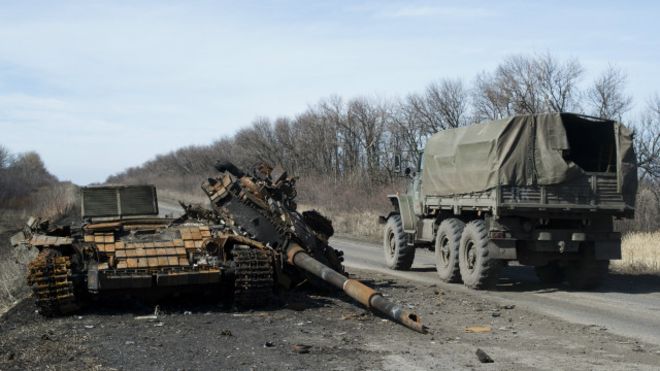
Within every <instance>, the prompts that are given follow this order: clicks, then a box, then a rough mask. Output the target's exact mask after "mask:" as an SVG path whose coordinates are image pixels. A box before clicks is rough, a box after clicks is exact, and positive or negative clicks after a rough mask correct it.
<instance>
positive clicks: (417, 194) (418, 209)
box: [413, 152, 424, 216]
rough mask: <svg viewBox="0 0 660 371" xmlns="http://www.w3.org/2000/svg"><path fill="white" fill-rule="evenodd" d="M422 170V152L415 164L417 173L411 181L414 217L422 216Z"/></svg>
mask: <svg viewBox="0 0 660 371" xmlns="http://www.w3.org/2000/svg"><path fill="white" fill-rule="evenodd" d="M423 169H424V153H423V152H422V153H421V155H420V156H419V161H418V162H417V173H416V174H415V178H414V180H413V211H414V212H415V215H418V216H421V215H422V202H423V200H422V171H423Z"/></svg>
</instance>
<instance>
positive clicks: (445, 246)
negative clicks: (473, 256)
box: [435, 218, 465, 283]
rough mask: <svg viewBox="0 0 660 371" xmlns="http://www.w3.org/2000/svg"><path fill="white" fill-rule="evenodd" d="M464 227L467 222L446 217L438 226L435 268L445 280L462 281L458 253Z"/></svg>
mask: <svg viewBox="0 0 660 371" xmlns="http://www.w3.org/2000/svg"><path fill="white" fill-rule="evenodd" d="M463 228H465V223H463V222H462V221H460V220H458V219H456V218H450V219H445V220H443V221H442V223H440V226H439V227H438V232H437V233H436V237H435V269H436V270H437V271H438V275H439V276H440V279H441V280H443V281H445V282H452V283H454V282H460V281H461V271H460V268H459V266H458V260H459V259H458V254H459V248H460V246H461V233H463Z"/></svg>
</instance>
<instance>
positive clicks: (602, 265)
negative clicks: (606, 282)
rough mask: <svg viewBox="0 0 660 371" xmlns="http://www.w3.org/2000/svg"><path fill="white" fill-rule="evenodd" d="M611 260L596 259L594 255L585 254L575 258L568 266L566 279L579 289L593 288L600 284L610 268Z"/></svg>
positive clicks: (570, 284)
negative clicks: (578, 258) (577, 258)
mask: <svg viewBox="0 0 660 371" xmlns="http://www.w3.org/2000/svg"><path fill="white" fill-rule="evenodd" d="M609 266H610V261H609V260H596V259H595V258H594V257H593V256H589V255H587V256H583V257H582V258H581V259H580V260H573V261H570V262H569V263H568V266H567V267H566V280H567V281H568V284H569V286H571V287H572V288H574V289H577V290H588V289H593V288H595V287H596V286H598V285H600V284H601V282H602V281H603V278H605V276H607V272H608V270H609Z"/></svg>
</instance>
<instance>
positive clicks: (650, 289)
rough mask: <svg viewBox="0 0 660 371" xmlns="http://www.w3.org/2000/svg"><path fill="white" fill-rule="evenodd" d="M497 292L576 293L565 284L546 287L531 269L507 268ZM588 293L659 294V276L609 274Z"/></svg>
mask: <svg viewBox="0 0 660 371" xmlns="http://www.w3.org/2000/svg"><path fill="white" fill-rule="evenodd" d="M496 290H497V291H511V292H525V291H535V292H540V293H543V292H554V291H578V290H573V289H571V288H570V287H568V286H567V285H566V284H560V285H547V284H543V283H541V282H540V281H539V279H538V278H537V277H536V274H535V273H534V268H533V267H527V266H509V267H506V268H505V269H504V270H503V271H502V272H501V273H500V279H499V281H498V283H497V287H496ZM588 291H589V292H603V293H606V292H615V293H626V294H648V293H655V292H660V275H652V274H628V273H619V272H610V274H609V276H608V277H607V278H605V280H604V281H603V284H602V285H600V286H599V287H597V288H595V289H592V290H588Z"/></svg>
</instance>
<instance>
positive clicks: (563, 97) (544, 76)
mask: <svg viewBox="0 0 660 371" xmlns="http://www.w3.org/2000/svg"><path fill="white" fill-rule="evenodd" d="M533 64H534V69H535V70H536V73H537V76H536V80H537V84H538V85H537V88H538V89H539V90H540V95H541V96H542V97H543V102H544V104H543V110H545V111H551V112H566V111H569V110H572V109H574V108H576V104H577V83H578V82H579V80H580V78H581V76H582V74H583V73H584V69H583V68H582V65H581V64H580V62H579V61H578V60H577V59H569V60H567V61H565V62H563V63H562V62H560V61H558V60H557V58H555V57H553V56H552V55H551V54H549V53H546V54H543V55H539V56H537V57H536V58H535V60H534V63H533Z"/></svg>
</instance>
